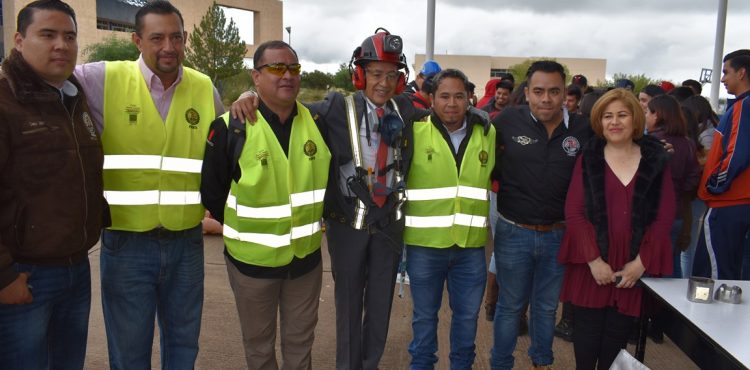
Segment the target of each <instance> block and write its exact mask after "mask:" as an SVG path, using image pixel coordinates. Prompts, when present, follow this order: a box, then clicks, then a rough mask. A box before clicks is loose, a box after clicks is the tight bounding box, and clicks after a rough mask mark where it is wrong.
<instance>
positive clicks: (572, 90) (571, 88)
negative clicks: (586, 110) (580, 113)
mask: <svg viewBox="0 0 750 370" xmlns="http://www.w3.org/2000/svg"><path fill="white" fill-rule="evenodd" d="M565 94H566V95H572V96H575V98H576V100H577V101H580V100H581V98H582V97H583V93H581V88H580V87H579V86H578V85H576V84H570V85H568V88H567V90H566V93H565Z"/></svg>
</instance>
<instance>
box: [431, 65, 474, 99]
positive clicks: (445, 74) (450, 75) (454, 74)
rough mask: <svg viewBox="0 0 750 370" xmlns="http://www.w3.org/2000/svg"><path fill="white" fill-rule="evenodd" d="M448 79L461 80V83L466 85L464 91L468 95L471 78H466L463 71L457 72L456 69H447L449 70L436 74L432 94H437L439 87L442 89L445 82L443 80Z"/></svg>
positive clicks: (433, 79)
mask: <svg viewBox="0 0 750 370" xmlns="http://www.w3.org/2000/svg"><path fill="white" fill-rule="evenodd" d="M446 78H457V79H459V80H461V83H463V84H464V90H465V91H466V92H467V93H468V92H469V78H468V77H466V75H465V74H464V73H463V72H461V71H459V70H457V69H455V68H447V69H444V70H442V71H440V72H438V74H436V75H435V76H434V77H433V78H432V86H433V87H432V92H433V93H435V92H436V91H437V89H438V87H440V83H441V82H443V80H444V79H446Z"/></svg>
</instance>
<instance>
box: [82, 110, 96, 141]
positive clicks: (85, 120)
mask: <svg viewBox="0 0 750 370" xmlns="http://www.w3.org/2000/svg"><path fill="white" fill-rule="evenodd" d="M81 119H82V120H83V124H84V125H85V126H86V131H88V132H89V137H90V138H91V140H93V141H97V137H96V129H95V128H94V122H93V121H92V120H91V116H89V112H83V114H81Z"/></svg>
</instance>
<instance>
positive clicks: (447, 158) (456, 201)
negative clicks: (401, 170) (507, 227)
mask: <svg viewBox="0 0 750 370" xmlns="http://www.w3.org/2000/svg"><path fill="white" fill-rule="evenodd" d="M467 135H470V137H469V138H468V140H469V142H468V145H467V146H466V149H465V152H464V155H463V160H462V163H461V169H460V174H459V173H457V170H456V162H455V158H454V156H453V152H452V151H451V148H450V147H449V146H448V143H447V142H446V141H445V138H444V137H443V136H442V134H441V132H440V130H439V129H438V128H437V127H435V125H434V124H433V123H432V122H431V121H428V122H415V123H414V157H413V159H412V163H411V168H410V170H409V180H408V181H407V184H406V185H407V190H406V194H407V204H406V229H405V231H404V241H405V242H406V243H407V244H411V245H419V246H424V247H433V248H447V247H451V246H453V245H458V246H461V247H482V246H484V244H485V242H486V240H487V229H486V228H487V219H488V215H489V191H490V173H491V172H492V168H493V167H494V163H495V161H494V159H495V131H494V128H490V132H489V133H488V134H487V135H485V134H484V129H483V127H482V126H481V125H475V124H469V127H468V130H467Z"/></svg>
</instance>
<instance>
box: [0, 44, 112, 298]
mask: <svg viewBox="0 0 750 370" xmlns="http://www.w3.org/2000/svg"><path fill="white" fill-rule="evenodd" d="M70 81H71V82H72V83H73V84H74V85H76V87H77V88H78V95H76V96H75V97H66V98H65V103H63V100H62V99H61V98H60V92H59V90H57V89H56V88H54V87H52V86H50V85H48V84H47V83H45V82H44V81H42V80H41V79H40V78H39V76H38V75H36V74H35V73H34V72H33V70H32V69H31V68H30V67H29V65H28V64H27V63H26V62H25V61H24V60H23V57H22V56H21V55H20V54H19V53H18V52H16V51H15V50H13V51H12V52H11V55H10V56H9V57H8V58H7V59H6V60H5V61H4V62H3V68H2V74H1V75H0V289H2V288H4V287H5V286H7V285H8V284H10V283H11V282H13V280H15V279H16V277H17V276H18V274H17V273H16V271H15V269H14V267H13V263H14V262H18V263H28V264H36V265H63V266H64V265H69V264H72V263H76V262H79V261H82V260H83V259H84V258H86V255H87V251H88V250H89V249H90V248H91V247H92V246H93V245H94V244H96V242H97V240H98V239H99V233H100V230H101V228H102V224H103V221H104V220H105V219H108V214H109V213H108V210H107V209H108V208H107V206H106V202H105V200H104V196H103V190H102V164H103V162H104V157H103V152H102V146H101V140H100V139H99V134H98V133H97V132H96V130H95V128H94V124H93V122H92V120H91V116H90V114H89V109H88V106H87V104H86V98H85V96H84V94H83V90H82V88H81V86H80V85H79V84H78V83H77V82H76V81H75V79H74V78H73V77H72V76H71V77H70Z"/></svg>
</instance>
